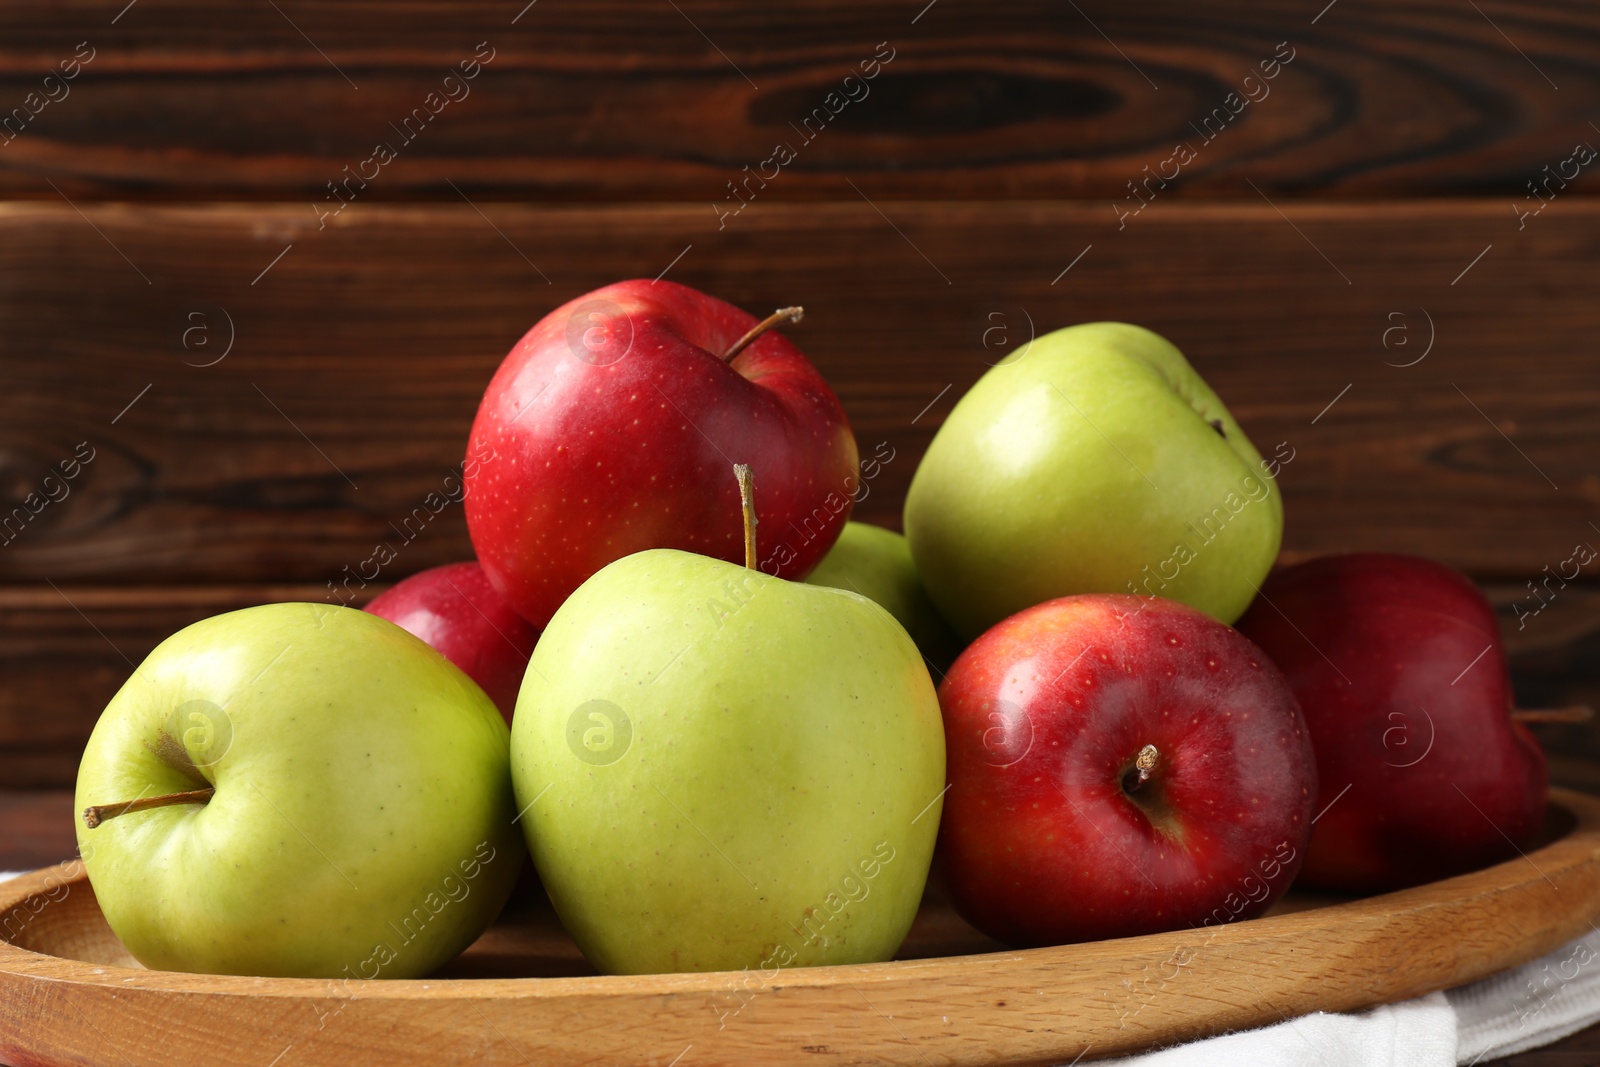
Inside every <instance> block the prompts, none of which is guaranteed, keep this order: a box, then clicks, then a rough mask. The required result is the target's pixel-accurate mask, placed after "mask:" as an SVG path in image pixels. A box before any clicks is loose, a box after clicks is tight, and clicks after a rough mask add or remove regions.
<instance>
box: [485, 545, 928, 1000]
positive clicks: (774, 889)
mask: <svg viewBox="0 0 1600 1067" xmlns="http://www.w3.org/2000/svg"><path fill="white" fill-rule="evenodd" d="M511 774H512V780H513V781H514V782H515V785H516V791H517V799H518V803H519V805H520V806H521V807H523V808H525V809H526V813H525V814H524V816H523V819H522V823H523V827H524V830H525V833H526V834H527V838H528V844H529V847H530V849H531V850H532V852H533V858H534V864H535V865H536V866H537V867H538V869H539V875H540V877H541V878H542V880H543V881H544V884H545V887H546V888H547V889H548V890H549V893H550V899H551V901H552V902H553V903H554V905H555V908H556V911H557V912H558V913H559V915H560V916H561V920H562V922H563V923H564V924H565V926H566V928H567V930H568V932H569V933H571V934H572V936H573V938H574V940H576V941H577V943H578V947H579V948H581V949H582V950H583V953H584V955H585V956H586V957H588V959H589V961H590V962H591V963H593V964H594V965H595V966H596V967H597V968H598V969H600V970H601V971H604V972H609V973H629V974H641V973H651V972H661V971H708V970H732V969H739V968H755V967H762V968H763V969H766V970H768V971H769V972H772V971H776V970H777V969H778V968H782V967H788V966H812V965H817V964H834V963H861V962H866V961H873V960H886V959H889V958H890V957H892V956H893V954H894V952H895V951H896V950H897V949H898V948H899V946H900V942H901V941H902V940H903V939H904V938H905V935H906V931H907V930H908V929H909V927H910V925H911V920H912V918H913V917H914V916H915V914H916V911H917V905H918V902H919V900H920V899H921V896H922V889H923V884H924V882H925V880H926V878H927V873H928V865H929V862H930V861H931V859H932V855H933V845H934V838H935V836H936V832H937V830H938V825H939V811H940V807H941V804H940V801H941V797H942V791H943V789H944V729H943V725H942V722H941V719H940V716H939V703H938V698H937V696H936V695H935V693H934V690H933V685H932V683H931V681H930V680H929V677H928V670H927V668H926V667H925V666H924V665H923V662H922V657H921V655H920V654H919V653H918V652H917V648H916V645H915V644H913V643H912V640H911V638H910V637H909V636H908V635H907V634H906V632H905V630H904V629H903V628H902V627H901V626H900V624H899V623H897V622H896V621H895V620H894V618H893V617H892V616H891V615H890V614H889V613H888V612H887V611H885V610H884V609H883V608H881V607H879V606H878V605H877V604H875V603H873V602H872V601H870V600H868V599H867V598H866V597H863V596H858V595H857V594H855V593H851V592H847V591H844V590H838V589H830V588H826V587H822V586H812V585H806V584H804V583H799V582H788V581H784V580H781V579H778V578H774V577H770V576H768V575H766V574H763V573H761V572H759V571H757V570H752V569H748V568H744V567H739V566H737V565H735V564H731V563H726V562H723V561H721V560H716V559H710V558H708V557H705V556H698V555H694V554H691V553H687V552H680V551H677V550H673V549H653V550H650V551H645V552H639V553H636V554H634V555H631V556H626V557H624V558H622V559H620V560H617V561H616V562H614V563H611V564H610V565H609V566H607V567H605V568H604V569H602V570H601V571H599V572H598V573H596V574H595V575H594V576H592V577H591V578H590V579H589V580H588V581H586V582H584V583H583V585H582V586H580V587H579V588H578V590H577V591H576V592H574V593H573V594H572V596H571V597H570V598H569V599H568V600H567V601H566V602H565V603H564V604H562V606H561V608H560V609H559V610H558V611H557V612H556V613H555V616H554V617H553V618H552V619H551V620H550V625H549V626H548V627H546V629H545V631H544V633H543V635H542V636H541V637H540V638H539V644H538V646H537V647H536V648H535V650H534V654H533V658H532V660H531V662H530V663H529V666H528V672H527V675H526V676H525V678H524V680H523V686H522V692H521V694H520V695H519V697H518V699H517V711H516V716H515V718H514V719H513V727H512V734H511Z"/></svg>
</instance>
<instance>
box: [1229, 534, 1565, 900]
mask: <svg viewBox="0 0 1600 1067" xmlns="http://www.w3.org/2000/svg"><path fill="white" fill-rule="evenodd" d="M1238 625H1239V629H1240V630H1241V631H1243V632H1244V633H1245V634H1246V635H1247V636H1249V637H1250V638H1251V639H1252V640H1254V641H1255V642H1256V643H1257V644H1258V645H1260V646H1261V648H1262V649H1263V650H1264V651H1265V652H1266V653H1267V655H1268V656H1270V657H1272V659H1273V660H1274V662H1276V663H1277V664H1278V667H1279V669H1281V670H1282V671H1283V673H1284V676H1285V677H1287V678H1288V680H1289V684H1290V686H1291V687H1292V688H1293V689H1294V691H1295V694H1296V696H1297V697H1298V698H1299V700H1300V706H1301V709H1302V710H1303V711H1304V713H1305V717H1306V724H1307V726H1308V727H1309V728H1310V730H1311V741H1312V745H1313V746H1314V747H1315V749H1316V753H1317V770H1318V776H1319V780H1320V781H1321V796H1320V797H1319V799H1318V804H1317V810H1318V811H1321V810H1322V809H1323V808H1324V807H1327V809H1328V810H1327V812H1326V813H1325V814H1323V815H1322V816H1321V817H1320V818H1319V819H1318V820H1317V825H1316V830H1315V832H1314V833H1313V834H1312V837H1311V848H1310V852H1309V853H1308V855H1307V858H1306V866H1305V870H1304V871H1303V872H1302V874H1301V881H1302V883H1303V884H1305V885H1307V886H1312V887H1315V888H1319V889H1328V890H1337V891H1342V892H1352V893H1370V892H1379V891H1383V890H1389V889H1397V888H1401V887H1403V886H1409V885H1416V884H1419V883H1421V882H1427V881H1432V880H1434V879H1437V878H1445V877H1448V876H1450V875H1454V874H1460V873H1462V872H1464V871H1469V870H1475V869H1478V868H1481V867H1486V866H1488V865H1490V864H1493V863H1498V862H1500V861H1502V860H1507V859H1511V858H1512V857H1514V856H1515V855H1516V854H1517V849H1519V848H1524V849H1525V848H1527V847H1528V846H1529V845H1530V844H1531V843H1532V842H1533V839H1534V837H1535V836H1536V835H1537V834H1538V832H1539V829H1540V827H1541V826H1542V825H1543V822H1544V810H1545V803H1546V799H1547V793H1548V778H1547V771H1546V766H1545V758H1544V753H1543V751H1542V750H1541V749H1540V747H1539V743H1538V741H1537V740H1535V738H1534V736H1533V734H1532V733H1531V732H1530V731H1529V730H1528V728H1527V727H1526V726H1523V725H1522V724H1521V723H1517V722H1513V721H1512V720H1511V718H1510V712H1511V709H1512V696H1511V675H1510V671H1509V669H1508V667H1507V665H1506V655H1505V650H1504V648H1503V647H1502V645H1501V642H1500V627H1499V624H1498V622H1497V621H1496V619H1495V615H1494V609H1493V608H1491V607H1490V605H1489V602H1488V601H1487V600H1486V599H1485V598H1484V596H1483V594H1482V593H1480V592H1479V591H1478V590H1477V588H1476V587H1475V586H1474V585H1473V584H1472V582H1471V581H1470V580H1469V579H1468V578H1467V577H1466V576H1465V575H1463V574H1460V573H1459V572H1457V571H1454V570H1452V569H1451V568H1449V567H1446V566H1444V565H1443V564H1439V563H1435V562H1433V561H1431V560H1426V559H1418V558H1416V557H1411V556H1398V555H1388V554H1382V553H1353V554H1350V555H1338V556H1323V557H1320V558H1318V559H1313V560H1310V561H1308V562H1306V563H1301V564H1299V565H1297V566H1294V567H1289V568H1286V569H1285V570H1282V571H1279V572H1277V573H1275V574H1273V575H1272V576H1271V577H1269V578H1268V579H1267V581H1266V582H1265V583H1264V584H1263V585H1262V588H1261V595H1260V596H1259V597H1258V598H1257V599H1256V601H1255V603H1254V604H1253V605H1252V606H1251V608H1250V610H1249V611H1248V612H1246V613H1245V615H1244V617H1243V618H1241V619H1240V620H1239V624H1238ZM1346 787H1348V789H1347V788H1346ZM1341 794H1342V795H1341Z"/></svg>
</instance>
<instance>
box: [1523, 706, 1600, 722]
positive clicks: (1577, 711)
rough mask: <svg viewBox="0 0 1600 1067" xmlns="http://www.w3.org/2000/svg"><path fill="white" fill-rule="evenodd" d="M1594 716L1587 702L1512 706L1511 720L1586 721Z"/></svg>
mask: <svg viewBox="0 0 1600 1067" xmlns="http://www.w3.org/2000/svg"><path fill="white" fill-rule="evenodd" d="M1592 718H1594V709H1593V708H1591V707H1590V706H1589V705H1587V704H1574V705H1572V706H1571V707H1567V708H1512V709H1511V719H1512V721H1513V722H1588V721H1589V720H1590V719H1592Z"/></svg>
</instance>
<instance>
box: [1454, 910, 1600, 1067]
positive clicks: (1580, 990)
mask: <svg viewBox="0 0 1600 1067" xmlns="http://www.w3.org/2000/svg"><path fill="white" fill-rule="evenodd" d="M1446 996H1448V997H1449V998H1450V1004H1451V1006H1452V1007H1453V1008H1455V1012H1456V1042H1457V1045H1456V1059H1457V1062H1459V1063H1463V1064H1475V1063H1479V1062H1481V1061H1488V1060H1494V1059H1499V1058H1500V1057H1501V1056H1510V1055H1511V1054H1513V1053H1516V1052H1525V1051H1527V1050H1528V1049H1530V1048H1538V1047H1539V1046H1540V1045H1548V1044H1550V1042H1552V1041H1559V1040H1561V1039H1562V1038H1563V1037H1566V1036H1567V1035H1568V1034H1575V1033H1577V1032H1578V1031H1579V1030H1582V1029H1583V1028H1584V1027H1586V1026H1590V1025H1592V1024H1593V1023H1594V1022H1595V1021H1596V1020H1597V1019H1600V931H1595V930H1591V931H1590V932H1589V933H1588V934H1586V935H1585V936H1583V937H1580V938H1578V940H1576V941H1574V942H1572V943H1571V944H1568V945H1566V946H1564V947H1562V948H1560V949H1557V950H1556V951H1555V952H1552V953H1550V955H1548V956H1545V957H1543V958H1542V959H1537V960H1534V961H1533V962H1532V963H1530V964H1528V965H1527V966H1525V967H1518V968H1517V969H1516V970H1514V971H1507V972H1505V973H1504V974H1497V975H1495V976H1494V977H1492V978H1485V979H1484V980H1483V981H1481V982H1474V983H1472V984H1471V985H1466V986H1462V987H1461V988H1459V989H1452V990H1450V991H1449V992H1448V993H1447V994H1446Z"/></svg>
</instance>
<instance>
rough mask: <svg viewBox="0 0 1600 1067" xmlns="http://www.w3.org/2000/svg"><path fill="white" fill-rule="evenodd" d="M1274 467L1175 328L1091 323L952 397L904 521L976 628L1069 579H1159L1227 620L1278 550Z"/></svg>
mask: <svg viewBox="0 0 1600 1067" xmlns="http://www.w3.org/2000/svg"><path fill="white" fill-rule="evenodd" d="M1275 473H1276V467H1275V466H1271V465H1268V464H1265V463H1263V461H1262V459H1261V455H1260V453H1258V452H1257V451H1256V449H1255V447H1254V446H1253V445H1251V443H1250V442H1249V440H1248V439H1246V437H1245V435H1244V431H1243V430H1241V429H1240V428H1239V424H1238V423H1237V422H1235V421H1234V418H1233V416H1232V415H1230V414H1228V409H1227V408H1225V407H1224V406H1223V405H1222V401H1221V400H1219V399H1217V395H1216V394H1215V393H1214V392H1212V391H1211V389H1210V388H1209V387H1208V386H1207V385H1206V383H1205V382H1203V381H1201V380H1200V376H1199V375H1198V374H1196V373H1195V370H1194V368H1193V367H1191V366H1189V363H1188V361H1187V360H1185V359H1184V358H1183V354H1182V353H1181V352H1179V351H1178V350H1177V349H1176V348H1174V347H1173V346H1172V345H1171V344H1170V343H1169V342H1167V341H1166V340H1165V339H1163V338H1162V337H1160V336H1159V335H1157V334H1154V333H1152V332H1150V331H1149V330H1146V329H1143V328H1142V327H1139V326H1130V325H1128V324H1127V323H1121V322H1092V323H1086V324H1084V325H1081V326H1072V327H1069V328H1067V329H1064V330H1057V331H1056V332H1054V333H1051V334H1046V335H1045V336H1044V337H1040V338H1038V339H1036V340H1034V341H1033V342H1031V343H1030V344H1029V345H1027V346H1025V347H1024V348H1023V349H1022V350H1021V351H1019V352H1018V353H1017V354H1016V355H1015V356H1014V357H1012V358H1010V359H1008V360H1006V361H1005V362H1003V363H1001V364H999V365H998V366H996V367H994V368H992V369H991V370H989V371H988V372H987V373H986V374H984V376H983V377H982V378H980V379H979V380H978V383H977V384H976V385H974V386H973V387H972V390H971V391H970V392H968V393H967V395H966V396H964V397H962V398H961V401H960V403H958V404H956V406H955V408H954V410H952V411H951V413H950V416H949V418H947V419H946V420H945V422H944V425H943V426H941V427H940V428H939V432H938V433H937V434H936V435H935V436H934V439H933V443H932V444H931V445H930V446H929V448H928V454H927V455H926V456H925V457H924V458H923V460H922V463H921V465H920V466H919V467H918V468H917V472H916V474H915V476H914V477H913V478H912V481H911V490H910V493H909V494H908V495H907V497H906V508H905V530H906V538H907V540H908V542H909V543H910V545H911V555H912V557H913V559H915V561H916V566H917V572H918V573H919V574H920V575H921V576H922V581H923V584H924V585H926V586H927V589H928V594H929V595H930V596H931V597H932V598H933V602H934V604H936V605H937V606H938V608H939V611H940V613H941V614H942V615H943V616H944V617H945V618H946V619H949V620H950V622H951V623H952V624H954V626H955V628H956V629H957V630H958V631H960V632H961V633H962V634H964V635H965V636H967V637H969V638H970V637H974V636H976V635H977V634H979V633H981V632H983V631H984V630H985V629H987V628H988V627H989V626H992V625H993V624H994V623H996V622H998V621H1000V620H1001V619H1003V618H1005V617H1007V616H1008V615H1012V614H1015V613H1016V612H1018V611H1020V610H1022V609H1023V608H1026V607H1031V606H1032V605H1034V604H1038V603H1041V602H1043V601H1046V600H1050V599H1053V598H1055V597H1060V596H1068V595H1071V594H1075V593H1133V594H1137V595H1140V596H1162V597H1167V598H1170V599H1172V600H1179V601H1182V602H1183V603H1185V604H1188V605H1190V606H1191V607H1195V608H1198V609H1200V610H1201V611H1204V612H1206V613H1207V614H1210V615H1212V616H1214V617H1215V618H1217V619H1220V620H1221V621H1223V622H1227V623H1231V622H1232V621H1233V620H1234V619H1236V618H1238V617H1239V615H1241V614H1242V613H1243V612H1244V609H1245V608H1246V607H1247V606H1248V605H1249V603H1250V600H1251V598H1252V597H1254V596H1255V593H1256V587H1257V586H1258V585H1259V584H1260V583H1261V580H1262V579H1263V578H1265V577H1266V574H1267V571H1268V569H1269V568H1270V567H1271V566H1272V561H1273V559H1274V558H1275V557H1276V556H1277V554H1278V543H1279V540H1280V538H1281V537H1282V534H1283V501H1282V499H1281V497H1280V496H1279V493H1278V490H1277V487H1276V485H1275V483H1274V481H1273V478H1272V476H1271V475H1272V474H1275Z"/></svg>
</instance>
